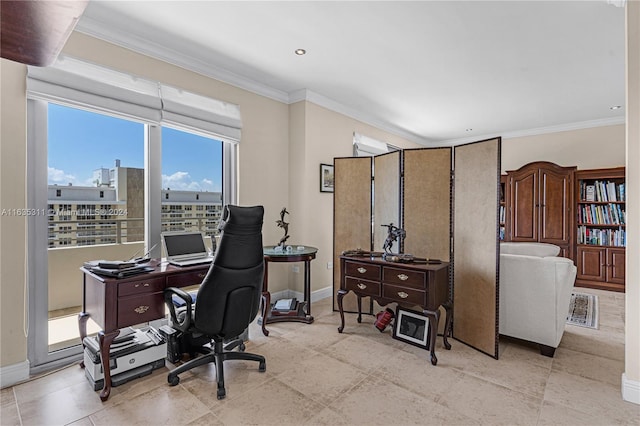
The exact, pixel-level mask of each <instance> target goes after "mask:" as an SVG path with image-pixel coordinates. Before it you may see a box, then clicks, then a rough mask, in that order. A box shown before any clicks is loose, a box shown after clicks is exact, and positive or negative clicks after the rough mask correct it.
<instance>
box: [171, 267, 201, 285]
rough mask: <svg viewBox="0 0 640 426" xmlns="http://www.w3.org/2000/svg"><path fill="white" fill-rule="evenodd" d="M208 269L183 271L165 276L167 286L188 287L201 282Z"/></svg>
mask: <svg viewBox="0 0 640 426" xmlns="http://www.w3.org/2000/svg"><path fill="white" fill-rule="evenodd" d="M207 271H208V269H201V270H199V271H192V272H183V273H180V274H173V275H170V276H168V277H167V287H189V286H192V285H200V284H202V280H203V279H204V277H205V276H206V275H207Z"/></svg>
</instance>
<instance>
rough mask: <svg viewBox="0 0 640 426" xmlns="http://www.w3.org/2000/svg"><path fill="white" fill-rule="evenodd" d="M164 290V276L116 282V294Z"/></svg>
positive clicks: (125, 294)
mask: <svg viewBox="0 0 640 426" xmlns="http://www.w3.org/2000/svg"><path fill="white" fill-rule="evenodd" d="M162 290H164V278H150V279H142V280H139V281H129V282H126V283H118V296H119V297H122V296H131V295H133V294H139V293H155V292H156V291H162Z"/></svg>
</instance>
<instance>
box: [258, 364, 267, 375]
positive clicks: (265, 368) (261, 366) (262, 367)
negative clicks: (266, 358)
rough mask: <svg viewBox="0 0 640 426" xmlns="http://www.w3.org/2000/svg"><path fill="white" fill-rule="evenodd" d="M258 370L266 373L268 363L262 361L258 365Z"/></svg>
mask: <svg viewBox="0 0 640 426" xmlns="http://www.w3.org/2000/svg"><path fill="white" fill-rule="evenodd" d="M258 371H259V372H261V373H264V372H265V371H267V363H266V362H261V363H260V365H259V366H258Z"/></svg>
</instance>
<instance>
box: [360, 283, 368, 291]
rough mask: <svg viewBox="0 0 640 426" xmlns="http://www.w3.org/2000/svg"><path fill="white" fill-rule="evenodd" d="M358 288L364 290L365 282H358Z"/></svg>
mask: <svg viewBox="0 0 640 426" xmlns="http://www.w3.org/2000/svg"><path fill="white" fill-rule="evenodd" d="M358 288H359V289H360V290H364V289H365V288H367V285H366V284H362V283H358Z"/></svg>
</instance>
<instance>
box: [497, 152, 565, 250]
mask: <svg viewBox="0 0 640 426" xmlns="http://www.w3.org/2000/svg"><path fill="white" fill-rule="evenodd" d="M575 170H576V167H562V166H559V165H557V164H554V163H550V162H547V161H536V162H534V163H529V164H526V165H524V166H522V167H521V168H519V169H518V170H513V171H508V172H507V191H506V192H507V199H506V206H507V212H506V233H505V241H520V242H540V243H550V244H555V245H557V246H559V247H560V255H561V256H564V257H567V258H570V259H573V258H574V240H575V238H574V226H573V223H574V213H573V206H574V200H573V195H574V189H573V188H574V183H573V180H574V172H575Z"/></svg>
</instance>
